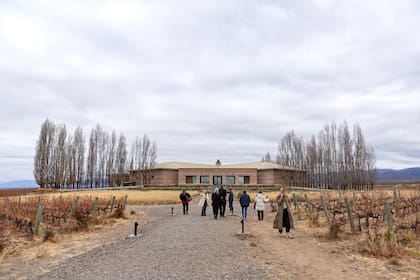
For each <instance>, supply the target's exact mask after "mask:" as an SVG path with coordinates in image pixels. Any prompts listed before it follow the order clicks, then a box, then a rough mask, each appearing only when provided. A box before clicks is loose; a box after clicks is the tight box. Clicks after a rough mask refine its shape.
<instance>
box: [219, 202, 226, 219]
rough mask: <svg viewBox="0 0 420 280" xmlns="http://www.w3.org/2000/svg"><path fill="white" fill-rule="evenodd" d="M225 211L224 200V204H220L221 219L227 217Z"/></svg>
mask: <svg viewBox="0 0 420 280" xmlns="http://www.w3.org/2000/svg"><path fill="white" fill-rule="evenodd" d="M225 210H226V200H222V204H220V217H224V216H225Z"/></svg>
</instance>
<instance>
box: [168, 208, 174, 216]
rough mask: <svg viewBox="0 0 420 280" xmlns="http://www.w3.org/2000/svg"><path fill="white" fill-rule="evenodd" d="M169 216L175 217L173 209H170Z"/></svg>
mask: <svg viewBox="0 0 420 280" xmlns="http://www.w3.org/2000/svg"><path fill="white" fill-rule="evenodd" d="M169 216H175V214H174V207H171V213H170V214H169Z"/></svg>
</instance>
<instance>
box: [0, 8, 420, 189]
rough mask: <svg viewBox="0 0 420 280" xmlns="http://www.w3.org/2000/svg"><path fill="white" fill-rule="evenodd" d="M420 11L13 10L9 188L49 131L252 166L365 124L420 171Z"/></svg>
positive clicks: (369, 133) (5, 53)
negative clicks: (296, 140) (142, 139)
mask: <svg viewBox="0 0 420 280" xmlns="http://www.w3.org/2000/svg"><path fill="white" fill-rule="evenodd" d="M419 8H420V7H419V4H418V3H417V2H416V1H404V2H403V3H396V2H394V1H380V2H376V1H372V2H366V1H351V2H346V3H341V2H340V3H338V2H335V1H300V2H297V1H282V2H281V3H279V2H278V1H257V2H256V1H233V2H232V1H230V2H229V1H228V2H227V1H199V2H198V1H191V0H190V1H177V2H176V3H175V2H171V1H131V0H122V1H107V2H103V1H90V2H89V3H86V1H59V2H51V1H45V0H44V1H43V0H41V1H36V2H27V1H20V0H16V1H7V3H1V4H0V129H1V131H2V133H1V135H0V181H6V180H9V179H20V178H31V177H32V158H33V154H34V146H35V142H36V139H37V137H38V133H39V128H40V125H41V123H42V122H43V121H44V120H45V119H46V118H50V119H51V120H53V121H54V122H57V123H65V124H66V125H67V127H68V128H69V130H71V131H72V130H74V129H75V128H76V127H77V126H78V125H80V126H82V127H83V128H84V130H85V133H89V131H90V129H91V128H92V127H94V126H95V125H96V124H97V123H99V124H101V125H102V126H103V127H104V129H106V130H107V131H109V132H111V131H112V129H115V130H117V131H121V132H124V133H125V134H126V135H127V137H128V141H129V142H131V141H133V139H134V138H135V137H136V135H140V136H141V135H142V134H144V133H146V134H148V135H149V137H151V138H152V139H153V140H155V141H156V142H157V144H158V150H159V154H158V155H159V161H161V162H163V161H167V160H185V161H197V162H205V163H206V162H214V161H215V160H216V158H220V159H221V160H222V162H243V161H255V160H259V159H260V157H261V156H262V154H264V153H265V152H267V151H270V152H272V153H273V154H274V153H275V150H276V147H277V143H278V140H279V139H280V138H281V137H282V135H283V134H284V133H285V132H286V131H288V130H290V129H294V130H295V131H296V133H297V134H298V135H300V136H302V137H304V138H308V137H310V136H311V135H312V134H314V133H317V132H318V131H319V130H320V129H321V128H322V127H323V125H324V124H325V123H330V122H331V121H334V122H336V123H341V122H342V121H344V120H347V121H348V123H349V124H350V125H351V124H353V123H359V124H360V125H361V127H362V129H363V131H364V133H365V137H366V141H367V142H368V143H369V144H371V145H373V146H374V148H375V150H376V154H377V159H378V161H377V165H378V167H381V168H382V167H390V168H403V167H408V166H415V165H419V164H420V158H419V153H420V138H419V136H418V135H417V133H416V128H418V125H419V122H420V113H419V112H420V110H419V109H420V92H419V90H420V86H419V80H420V78H419V77H420V75H419V74H420V63H419V62H420V51H419V50H420V35H418V32H417V31H418V26H420V18H419V17H418V13H419Z"/></svg>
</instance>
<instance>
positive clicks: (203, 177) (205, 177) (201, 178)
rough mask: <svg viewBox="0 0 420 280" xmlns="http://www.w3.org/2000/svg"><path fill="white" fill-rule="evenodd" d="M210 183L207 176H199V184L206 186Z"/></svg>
mask: <svg viewBox="0 0 420 280" xmlns="http://www.w3.org/2000/svg"><path fill="white" fill-rule="evenodd" d="M208 183H210V179H209V176H200V184H208Z"/></svg>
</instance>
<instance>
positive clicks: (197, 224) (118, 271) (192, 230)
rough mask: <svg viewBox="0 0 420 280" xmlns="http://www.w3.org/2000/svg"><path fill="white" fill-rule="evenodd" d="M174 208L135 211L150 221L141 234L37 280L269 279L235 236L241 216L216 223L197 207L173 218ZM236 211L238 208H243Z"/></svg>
mask: <svg viewBox="0 0 420 280" xmlns="http://www.w3.org/2000/svg"><path fill="white" fill-rule="evenodd" d="M170 207H171V206H168V205H165V206H143V207H140V206H139V207H136V208H135V210H137V211H144V212H145V215H146V218H147V221H148V222H147V223H146V224H145V225H143V226H142V227H141V229H140V230H141V236H140V237H138V238H128V239H126V240H122V241H120V242H117V243H114V244H111V245H107V246H103V247H100V248H97V249H94V250H92V251H89V252H88V253H86V254H83V255H80V256H76V257H73V258H71V259H69V260H67V261H65V263H62V264H60V265H59V266H57V267H55V268H54V269H53V270H51V271H50V272H48V273H47V274H44V275H43V276H41V277H40V278H33V279H267V278H270V276H269V275H272V274H271V273H270V271H267V270H266V269H261V268H258V267H256V266H254V265H253V260H252V258H250V257H249V254H246V252H247V250H249V249H250V247H249V245H248V244H247V243H246V242H244V241H242V240H239V238H238V237H237V236H236V235H237V233H239V232H240V218H239V217H237V216H227V217H226V218H218V219H217V220H215V219H214V218H213V217H212V215H211V210H212V209H211V207H210V208H208V211H207V216H206V217H201V215H200V209H199V208H198V206H196V203H192V205H190V211H189V215H182V214H181V213H180V211H181V206H180V205H174V207H175V213H176V215H175V216H170V215H168V214H169V212H170ZM238 208H239V207H237V208H236V209H238Z"/></svg>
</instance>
